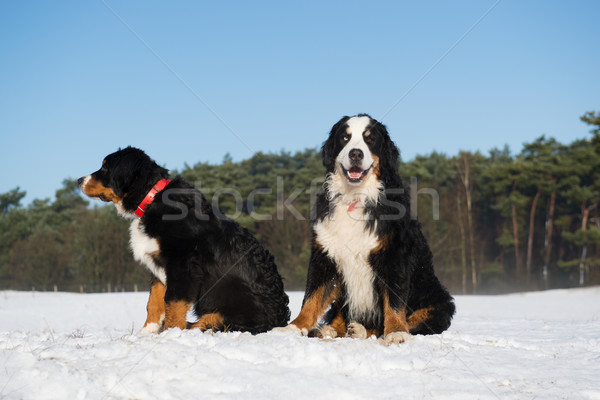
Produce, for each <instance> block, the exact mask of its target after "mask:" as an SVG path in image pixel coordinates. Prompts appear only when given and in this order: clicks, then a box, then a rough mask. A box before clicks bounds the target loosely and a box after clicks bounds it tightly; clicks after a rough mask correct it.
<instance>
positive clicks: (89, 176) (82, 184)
mask: <svg viewBox="0 0 600 400" xmlns="http://www.w3.org/2000/svg"><path fill="white" fill-rule="evenodd" d="M90 179H92V175H88V176H86V177H85V178H83V182H82V183H81V189H82V190H83V189H85V187H86V185H87V184H88V182H89V181H90Z"/></svg>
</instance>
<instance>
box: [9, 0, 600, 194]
mask: <svg viewBox="0 0 600 400" xmlns="http://www.w3.org/2000/svg"><path fill="white" fill-rule="evenodd" d="M599 16H600V2H597V1H574V2H564V1H560V2H559V1H527V2H519V1H514V0H500V1H497V0H491V1H452V2H442V1H439V2H433V1H426V2H412V1H411V2H408V1H389V2H388V1H369V2H358V1H326V2H294V3H293V4H292V3H290V2H211V3H208V2H196V1H177V2H165V1H128V2H117V1H114V0H104V1H102V0H98V1H91V0H90V1H80V0H79V1H61V2H56V1H32V2H23V1H11V2H9V1H5V2H1V3H0V145H1V148H2V156H1V157H0V166H1V167H2V171H3V172H4V178H3V179H2V180H1V181H0V193H4V192H6V191H8V190H10V189H13V188H15V187H16V186H19V187H20V188H21V189H22V190H26V191H27V193H28V196H27V197H26V199H25V202H24V203H25V204H27V203H29V202H30V201H31V200H33V199H34V198H45V197H50V198H53V196H54V192H55V191H56V190H57V189H58V188H60V187H61V182H62V181H63V179H65V178H69V177H71V178H77V177H79V176H82V175H85V174H87V173H89V172H91V171H93V170H95V169H97V168H98V167H99V165H100V162H101V160H102V158H103V157H104V156H105V155H106V154H108V153H110V152H112V151H114V150H116V149H117V148H119V147H124V146H127V145H133V146H137V147H140V148H142V149H144V150H146V152H147V153H148V154H149V155H150V156H151V157H153V158H154V159H156V161H157V162H158V163H160V164H162V165H165V166H166V167H167V168H169V169H182V168H183V167H184V165H185V163H187V164H189V165H193V164H195V163H197V162H200V161H208V162H212V163H219V162H221V161H222V159H223V157H224V155H225V154H226V153H230V154H231V156H232V157H233V159H234V160H242V159H246V158H249V157H251V156H252V154H253V153H254V152H257V151H262V152H279V151H280V150H282V149H284V150H287V151H296V150H302V149H305V148H309V147H316V146H320V145H321V143H322V142H323V141H324V140H325V138H326V135H327V133H328V131H329V129H330V128H331V125H333V123H335V122H336V121H337V120H338V119H339V118H340V117H341V116H343V115H352V114H356V113H360V112H367V113H369V114H371V115H372V116H373V117H375V118H377V119H383V122H384V123H385V124H386V125H387V126H388V129H389V131H390V133H391V135H392V137H393V139H394V141H395V142H396V143H397V144H398V145H399V147H400V149H401V153H402V157H403V159H405V160H410V159H412V158H413V157H414V156H415V155H416V154H427V153H430V152H432V151H434V150H435V151H438V152H443V153H446V154H448V155H454V154H456V153H457V152H458V151H459V150H461V149H462V150H473V151H474V150H481V151H482V152H487V151H488V150H490V149H491V148H493V147H502V146H503V145H504V144H508V145H509V146H510V148H511V150H512V151H513V152H518V151H520V149H521V145H522V144H523V143H524V142H529V141H532V140H534V139H535V138H536V137H538V136H540V135H542V134H546V135H550V136H553V137H556V138H557V139H558V140H560V141H563V142H567V143H568V142H570V141H572V140H574V139H577V138H584V137H586V136H588V135H589V133H588V132H589V128H588V127H587V126H586V125H585V124H583V123H581V122H580V121H579V117H580V116H581V115H582V114H583V113H584V112H586V111H591V110H600V95H599V94H600V76H599V74H598V71H600V52H598V38H600V24H599V23H598V17H599Z"/></svg>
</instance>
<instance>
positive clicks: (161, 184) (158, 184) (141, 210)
mask: <svg viewBox="0 0 600 400" xmlns="http://www.w3.org/2000/svg"><path fill="white" fill-rule="evenodd" d="M169 182H171V181H170V180H168V179H161V180H160V181H158V182H156V185H154V187H152V189H150V191H149V192H148V194H147V195H146V197H144V200H142V202H141V203H140V205H139V206H138V208H137V209H136V210H135V215H137V216H138V217H140V218H142V216H143V215H144V212H145V211H146V207H148V205H149V204H151V203H152V202H153V201H154V196H156V193H158V192H160V191H161V190H163V189H164V188H165V186H167V185H168V184H169Z"/></svg>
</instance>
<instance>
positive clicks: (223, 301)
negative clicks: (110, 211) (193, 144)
mask: <svg viewBox="0 0 600 400" xmlns="http://www.w3.org/2000/svg"><path fill="white" fill-rule="evenodd" d="M78 183H79V186H80V188H81V190H82V191H83V193H84V194H86V195H87V196H89V197H92V198H98V199H100V200H102V201H106V202H113V203H114V204H115V206H116V208H117V211H118V213H119V214H120V215H121V216H123V217H125V218H128V219H131V220H132V222H131V226H130V234H131V249H132V250H133V255H134V258H135V259H136V260H138V261H140V262H141V263H142V264H144V265H145V266H146V267H147V268H148V269H149V270H150V272H151V273H152V277H153V279H152V285H151V289H150V298H149V299H148V306H147V311H148V317H147V319H146V322H145V324H144V327H143V328H142V330H141V333H158V332H160V331H162V330H163V329H168V328H180V329H185V328H199V329H201V330H203V331H204V330H207V329H213V330H234V331H247V332H251V333H253V334H256V333H260V332H266V331H268V330H271V329H272V328H274V327H281V326H285V324H286V323H287V322H288V320H289V317H290V311H289V308H288V296H287V294H286V293H285V292H284V290H283V282H282V279H281V276H280V275H279V273H278V272H277V266H276V265H275V262H274V260H273V256H272V255H271V254H270V253H269V251H267V250H266V249H264V248H263V247H262V246H261V245H260V244H259V242H258V241H257V240H256V238H255V237H254V236H253V235H252V234H251V233H250V232H249V231H248V230H247V229H245V228H243V227H241V226H240V225H239V224H237V223H236V222H234V221H232V220H230V219H228V218H226V217H223V216H222V214H221V213H218V214H217V213H216V212H215V210H214V209H213V207H212V205H211V204H210V202H208V201H207V200H206V198H205V197H204V196H203V195H202V193H201V192H200V191H199V190H197V189H195V188H194V187H192V186H191V185H190V184H188V183H187V182H186V181H185V180H183V179H182V178H181V177H179V176H177V177H175V178H174V179H173V180H169V172H168V171H167V170H166V169H165V168H162V167H160V166H159V165H157V164H156V163H155V162H154V161H153V160H152V159H150V157H148V156H147V155H146V154H145V153H144V152H143V151H142V150H139V149H136V148H132V147H127V148H125V149H122V150H121V149H120V150H118V151H117V152H115V153H112V154H110V155H108V156H106V158H105V159H104V161H102V167H101V168H100V169H99V170H98V171H96V172H94V173H92V174H91V175H88V176H85V177H82V178H80V179H79V180H78ZM217 215H219V217H217ZM190 309H192V310H193V312H194V313H195V315H196V317H197V318H198V319H197V321H196V322H193V323H188V322H187V318H186V315H187V313H188V310H190Z"/></svg>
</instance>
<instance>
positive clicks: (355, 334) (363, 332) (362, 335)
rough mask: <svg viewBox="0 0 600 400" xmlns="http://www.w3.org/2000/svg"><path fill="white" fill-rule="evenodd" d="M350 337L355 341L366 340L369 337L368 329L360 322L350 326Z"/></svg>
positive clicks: (352, 323)
mask: <svg viewBox="0 0 600 400" xmlns="http://www.w3.org/2000/svg"><path fill="white" fill-rule="evenodd" d="M348 337H351V338H353V339H366V338H367V337H368V333H367V329H366V328H365V327H364V326H363V325H362V324H359V323H358V322H355V321H353V322H350V324H348Z"/></svg>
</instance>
